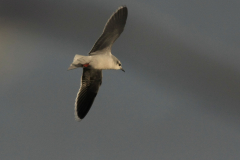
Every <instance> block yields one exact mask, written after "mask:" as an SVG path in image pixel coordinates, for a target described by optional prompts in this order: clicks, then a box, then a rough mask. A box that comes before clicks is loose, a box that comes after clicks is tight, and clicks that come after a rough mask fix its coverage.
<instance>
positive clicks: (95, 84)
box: [75, 68, 102, 120]
mask: <svg viewBox="0 0 240 160" xmlns="http://www.w3.org/2000/svg"><path fill="white" fill-rule="evenodd" d="M101 84H102V70H95V69H86V68H84V69H83V74H82V79H81V87H80V89H79V91H78V94H77V98H76V102H75V115H76V119H78V120H81V119H83V118H84V117H85V116H86V115H87V113H88V111H89V110H90V108H91V106H92V104H93V101H94V99H95V97H96V95H97V93H98V89H99V87H100V86H101Z"/></svg>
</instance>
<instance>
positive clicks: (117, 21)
mask: <svg viewBox="0 0 240 160" xmlns="http://www.w3.org/2000/svg"><path fill="white" fill-rule="evenodd" d="M127 15H128V10H127V7H126V6H121V7H119V8H118V9H117V11H116V12H114V13H113V14H112V16H111V17H110V18H109V19H108V21H107V23H106V25H105V27H104V29H103V33H102V35H101V36H100V38H99V39H98V40H97V42H96V43H95V44H94V46H93V48H92V50H91V51H90V53H89V54H90V55H93V54H97V53H106V52H96V51H101V50H108V51H111V47H112V45H113V43H114V42H115V41H116V39H117V38H118V37H119V36H120V34H121V33H122V31H123V29H124V26H125V24H126V20H127ZM94 52H96V53H94ZM108 53H110V52H108Z"/></svg>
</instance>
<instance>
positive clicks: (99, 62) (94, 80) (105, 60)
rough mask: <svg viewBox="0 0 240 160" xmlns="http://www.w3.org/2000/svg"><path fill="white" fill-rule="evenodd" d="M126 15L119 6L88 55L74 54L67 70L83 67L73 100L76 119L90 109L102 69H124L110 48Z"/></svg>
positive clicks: (83, 115) (126, 11) (97, 88)
mask: <svg viewBox="0 0 240 160" xmlns="http://www.w3.org/2000/svg"><path fill="white" fill-rule="evenodd" d="M127 15H128V10H127V7H126V6H121V7H119V8H118V9H117V11H116V12H114V13H113V14H112V16H111V17H110V18H109V19H108V21H107V23H106V25H105V27H104V29H103V33H102V35H101V36H100V37H99V38H98V40H97V41H96V43H95V44H94V46H93V48H92V49H91V51H90V52H89V56H83V55H78V54H76V55H75V57H74V59H73V62H72V64H71V65H70V67H69V68H68V70H71V69H75V68H78V67H81V68H83V73H82V77H81V86H80V89H79V91H78V94H77V97H76V101H75V118H76V120H79V121H80V120H82V119H83V118H84V117H85V116H86V115H87V113H88V111H89V110H90V108H91V106H92V104H93V101H94V99H95V97H96V95H97V93H98V90H99V87H100V86H101V84H102V70H103V69H115V70H122V71H124V69H123V68H122V64H121V62H120V61H119V60H118V59H117V58H116V57H115V56H114V55H112V53H111V48H112V45H113V43H114V42H115V41H116V39H117V38H118V37H119V36H120V34H121V33H122V32H123V29H124V26H125V24H126V20H127ZM124 72H125V71H124Z"/></svg>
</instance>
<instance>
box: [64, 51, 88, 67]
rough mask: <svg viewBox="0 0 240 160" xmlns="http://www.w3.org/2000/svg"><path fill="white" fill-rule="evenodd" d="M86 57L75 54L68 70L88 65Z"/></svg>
mask: <svg viewBox="0 0 240 160" xmlns="http://www.w3.org/2000/svg"><path fill="white" fill-rule="evenodd" d="M87 57H88V56H82V55H79V54H76V55H75V57H74V59H73V62H72V64H71V65H70V67H69V68H68V70H72V69H75V68H78V67H83V65H84V64H86V63H89V59H88V58H87Z"/></svg>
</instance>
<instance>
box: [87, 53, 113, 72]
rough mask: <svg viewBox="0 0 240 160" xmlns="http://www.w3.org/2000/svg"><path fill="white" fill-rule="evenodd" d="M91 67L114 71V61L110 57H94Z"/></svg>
mask: <svg viewBox="0 0 240 160" xmlns="http://www.w3.org/2000/svg"><path fill="white" fill-rule="evenodd" d="M89 65H90V66H91V68H93V69H113V68H112V66H113V60H112V57H111V56H109V55H107V56H104V55H99V56H98V55H96V56H92V60H91V62H90V63H89Z"/></svg>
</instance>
